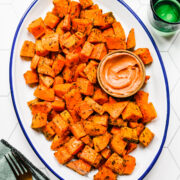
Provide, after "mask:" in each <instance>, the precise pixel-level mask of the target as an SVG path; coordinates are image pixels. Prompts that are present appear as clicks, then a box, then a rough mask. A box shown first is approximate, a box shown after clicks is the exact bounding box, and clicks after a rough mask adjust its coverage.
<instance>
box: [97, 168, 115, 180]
mask: <svg viewBox="0 0 180 180" xmlns="http://www.w3.org/2000/svg"><path fill="white" fill-rule="evenodd" d="M108 179H109V180H116V179H117V175H116V174H115V173H114V172H113V171H112V170H111V169H109V168H107V167H105V166H102V167H101V168H99V171H98V173H97V174H95V175H94V180H108Z"/></svg>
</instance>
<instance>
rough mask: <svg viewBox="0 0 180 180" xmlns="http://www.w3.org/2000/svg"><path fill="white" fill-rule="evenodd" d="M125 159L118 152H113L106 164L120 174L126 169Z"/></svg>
mask: <svg viewBox="0 0 180 180" xmlns="http://www.w3.org/2000/svg"><path fill="white" fill-rule="evenodd" d="M123 162H124V160H123V158H121V157H120V156H119V155H118V154H116V153H113V154H112V155H111V156H110V157H109V159H108V160H107V161H106V163H105V166H106V167H108V168H110V169H112V170H113V171H114V172H116V173H118V174H120V175H121V174H122V173H123V171H124V163H123Z"/></svg>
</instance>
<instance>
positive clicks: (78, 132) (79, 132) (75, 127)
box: [70, 122, 86, 139]
mask: <svg viewBox="0 0 180 180" xmlns="http://www.w3.org/2000/svg"><path fill="white" fill-rule="evenodd" d="M70 130H71V132H72V134H73V135H74V136H75V137H76V139H80V138H82V137H84V136H86V132H85V131H84V127H83V125H82V123H81V122H77V123H74V124H72V125H71V126H70Z"/></svg>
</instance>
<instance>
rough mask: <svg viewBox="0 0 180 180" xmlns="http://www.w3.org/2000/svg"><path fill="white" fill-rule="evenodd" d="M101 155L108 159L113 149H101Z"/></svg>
mask: <svg viewBox="0 0 180 180" xmlns="http://www.w3.org/2000/svg"><path fill="white" fill-rule="evenodd" d="M101 155H102V157H103V158H105V159H108V158H109V157H110V156H111V150H110V149H109V148H107V147H106V148H105V149H104V150H102V151H101Z"/></svg>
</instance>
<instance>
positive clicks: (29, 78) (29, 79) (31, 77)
mask: <svg viewBox="0 0 180 180" xmlns="http://www.w3.org/2000/svg"><path fill="white" fill-rule="evenodd" d="M24 79H25V81H26V84H35V83H38V82H39V79H38V75H37V73H36V72H35V71H27V72H26V73H24Z"/></svg>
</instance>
